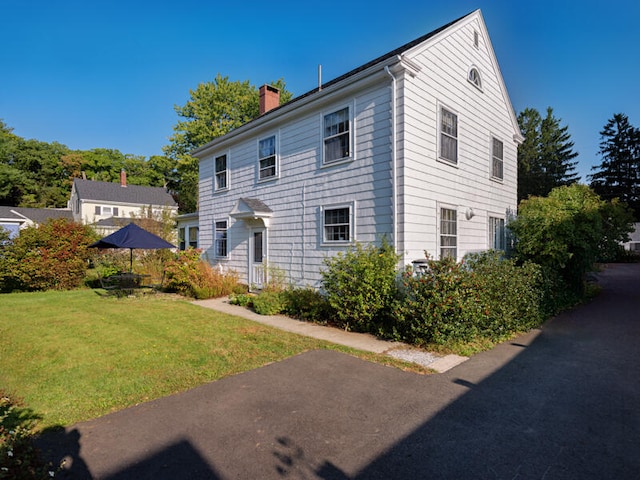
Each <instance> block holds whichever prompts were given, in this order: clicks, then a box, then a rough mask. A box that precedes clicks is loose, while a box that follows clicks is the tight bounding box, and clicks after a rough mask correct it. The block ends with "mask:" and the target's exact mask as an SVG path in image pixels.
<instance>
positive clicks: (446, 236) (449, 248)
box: [440, 208, 458, 259]
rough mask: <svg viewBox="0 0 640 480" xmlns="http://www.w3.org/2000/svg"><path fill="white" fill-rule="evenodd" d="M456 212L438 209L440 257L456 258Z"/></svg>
mask: <svg viewBox="0 0 640 480" xmlns="http://www.w3.org/2000/svg"><path fill="white" fill-rule="evenodd" d="M457 216H458V212H456V211H455V210H453V209H450V208H441V209H440V259H443V258H447V257H452V258H454V259H455V258H458V219H457Z"/></svg>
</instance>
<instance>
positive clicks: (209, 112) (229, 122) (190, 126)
mask: <svg viewBox="0 0 640 480" xmlns="http://www.w3.org/2000/svg"><path fill="white" fill-rule="evenodd" d="M271 85H273V86H274V87H276V88H278V89H279V90H280V104H281V105H282V104H283V103H286V102H288V101H289V100H291V97H292V94H291V92H289V91H287V90H286V86H285V82H284V80H283V79H280V80H278V81H276V82H272V83H271ZM174 109H175V111H176V113H177V114H178V116H179V117H180V118H181V120H179V121H178V123H176V125H175V126H174V127H173V131H174V133H173V135H172V136H171V137H169V140H170V141H171V143H170V144H169V145H167V146H165V147H164V148H163V151H164V153H165V155H167V156H168V157H169V158H171V159H172V160H174V161H175V162H176V168H177V172H178V175H177V177H178V178H179V180H180V181H179V183H177V184H174V185H172V187H173V188H175V190H176V191H177V192H178V203H179V205H180V210H181V211H183V212H188V211H195V210H196V208H197V200H198V160H197V159H195V158H193V157H191V156H190V153H191V152H192V151H193V150H194V149H196V148H198V147H201V146H203V145H205V144H206V143H208V142H210V141H211V140H213V139H215V138H217V137H220V136H222V135H225V134H227V133H229V132H230V131H232V130H233V129H235V128H238V127H240V126H241V125H244V124H245V123H247V122H249V121H250V120H253V119H254V118H256V117H258V116H259V114H260V98H259V92H258V88H257V87H255V86H254V85H251V83H249V81H248V80H245V81H238V80H236V81H231V80H229V77H223V76H222V75H220V74H218V75H217V76H216V77H215V79H214V80H213V81H210V82H203V83H201V84H200V85H198V87H197V88H196V89H195V90H191V91H190V99H189V101H187V103H186V104H185V105H183V106H179V105H176V106H175V107H174Z"/></svg>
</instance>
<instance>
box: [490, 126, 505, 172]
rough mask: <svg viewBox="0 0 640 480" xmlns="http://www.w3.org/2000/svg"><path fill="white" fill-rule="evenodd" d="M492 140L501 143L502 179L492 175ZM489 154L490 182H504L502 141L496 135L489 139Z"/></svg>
mask: <svg viewBox="0 0 640 480" xmlns="http://www.w3.org/2000/svg"><path fill="white" fill-rule="evenodd" d="M494 139H496V140H498V141H499V142H500V143H502V177H497V176H496V175H494V171H493V140H494ZM489 152H490V159H489V176H490V177H491V180H494V181H496V182H500V183H502V182H503V181H504V141H502V140H501V139H500V137H498V136H497V135H493V134H492V135H491V136H490V137H489Z"/></svg>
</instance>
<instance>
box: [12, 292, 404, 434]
mask: <svg viewBox="0 0 640 480" xmlns="http://www.w3.org/2000/svg"><path fill="white" fill-rule="evenodd" d="M101 292H102V291H100V290H77V291H71V292H44V293H19V294H6V295H1V296H0V302H1V304H2V316H1V320H0V390H4V391H5V392H7V393H9V394H12V395H15V396H17V397H20V398H22V399H23V400H24V403H25V404H26V406H27V407H29V408H31V409H32V410H33V411H34V412H35V413H36V414H38V415H41V416H42V422H41V423H40V428H46V427H51V426H56V425H70V424H73V423H75V422H78V421H81V420H87V419H90V418H95V417H98V416H101V415H104V414H106V413H108V412H111V411H114V410H118V409H122V408H124V407H127V406H131V405H135V404H137V403H140V402H144V401H146V400H151V399H154V398H158V397H161V396H165V395H169V394H172V393H176V392H179V391H183V390H186V389H188V388H191V387H194V386H197V385H200V384H203V383H206V382H209V381H212V380H216V379H219V378H222V377H225V376H228V375H232V374H235V373H239V372H243V371H246V370H250V369H253V368H257V367H259V366H262V365H265V364H267V363H269V362H274V361H278V360H282V359H284V358H287V357H289V356H291V355H295V354H298V353H301V352H304V351H306V350H310V349H318V348H333V349H336V350H341V351H345V352H352V351H351V350H349V349H347V348H344V347H339V346H334V345H331V344H329V343H326V342H322V341H318V340H314V339H310V338H306V337H301V336H298V335H294V334H290V333H286V332H282V331H280V330H275V329H273V328H270V327H267V326H263V325H260V324H257V323H255V322H251V321H249V320H245V319H242V318H238V317H234V316H230V315H225V314H222V313H218V312H215V311H212V310H209V309H205V308H202V307H198V306H195V305H192V304H190V303H189V302H188V301H186V300H180V299H176V298H174V297H167V296H164V295H158V296H152V295H151V296H147V297H139V298H115V297H109V296H102V295H100V293H101ZM359 356H362V357H363V358H367V359H370V360H375V361H382V362H384V363H388V364H396V365H399V364H400V363H399V362H394V361H391V360H390V359H389V358H388V357H383V356H378V355H374V354H359Z"/></svg>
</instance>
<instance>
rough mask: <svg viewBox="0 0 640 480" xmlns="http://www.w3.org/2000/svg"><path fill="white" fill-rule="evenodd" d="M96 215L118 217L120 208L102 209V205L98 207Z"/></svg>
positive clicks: (95, 211)
mask: <svg viewBox="0 0 640 480" xmlns="http://www.w3.org/2000/svg"><path fill="white" fill-rule="evenodd" d="M94 214H95V215H111V216H114V217H117V216H118V207H101V206H100V205H96V207H95V210H94Z"/></svg>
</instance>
